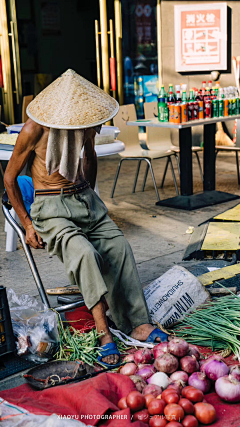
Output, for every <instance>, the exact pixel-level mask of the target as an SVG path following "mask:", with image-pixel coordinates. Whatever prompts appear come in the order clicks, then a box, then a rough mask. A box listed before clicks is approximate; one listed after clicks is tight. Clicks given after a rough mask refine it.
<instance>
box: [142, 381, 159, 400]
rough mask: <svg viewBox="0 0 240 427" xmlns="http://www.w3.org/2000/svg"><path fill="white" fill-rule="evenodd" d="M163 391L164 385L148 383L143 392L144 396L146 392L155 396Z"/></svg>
mask: <svg viewBox="0 0 240 427" xmlns="http://www.w3.org/2000/svg"><path fill="white" fill-rule="evenodd" d="M162 392H163V389H162V387H159V386H158V385H156V384H148V385H146V387H144V389H143V392H142V394H143V396H146V394H152V395H153V396H154V397H157V396H159V394H162Z"/></svg>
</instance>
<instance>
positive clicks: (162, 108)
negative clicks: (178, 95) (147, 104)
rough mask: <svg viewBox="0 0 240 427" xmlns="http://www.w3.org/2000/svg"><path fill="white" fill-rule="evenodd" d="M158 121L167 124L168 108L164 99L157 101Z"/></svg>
mask: <svg viewBox="0 0 240 427" xmlns="http://www.w3.org/2000/svg"><path fill="white" fill-rule="evenodd" d="M158 120H159V121H160V122H168V106H167V103H166V100H165V97H163V98H161V97H160V98H159V99H158Z"/></svg>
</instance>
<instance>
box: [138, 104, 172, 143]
mask: <svg viewBox="0 0 240 427" xmlns="http://www.w3.org/2000/svg"><path fill="white" fill-rule="evenodd" d="M144 114H145V119H153V118H154V117H156V116H157V115H158V106H157V102H145V103H144ZM146 132H147V146H148V148H152V149H153V148H154V149H155V150H156V149H159V150H162V149H163V150H169V149H170V147H171V146H172V143H171V133H170V129H168V128H155V127H148V126H146Z"/></svg>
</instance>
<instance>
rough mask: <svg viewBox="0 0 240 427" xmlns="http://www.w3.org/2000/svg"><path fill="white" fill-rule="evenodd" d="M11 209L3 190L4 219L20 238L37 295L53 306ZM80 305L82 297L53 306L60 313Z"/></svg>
mask: <svg viewBox="0 0 240 427" xmlns="http://www.w3.org/2000/svg"><path fill="white" fill-rule="evenodd" d="M11 209H12V205H11V203H10V201H9V198H8V195H7V192H6V191H5V193H4V194H3V198H2V210H3V214H4V216H5V218H6V220H7V221H8V223H9V224H10V225H11V227H12V228H13V229H14V230H15V231H16V233H17V234H18V237H19V238H20V240H21V243H22V246H23V249H24V252H25V255H26V257H27V260H28V264H29V267H30V270H31V272H32V275H33V278H34V280H35V283H36V286H37V289H38V292H39V295H40V297H41V300H42V302H43V304H45V305H46V306H47V307H48V308H54V307H51V305H50V302H49V300H48V297H47V294H46V292H45V289H44V286H43V283H42V280H41V277H40V274H39V272H38V269H37V266H36V263H35V261H34V258H33V255H32V251H31V248H30V246H29V245H27V243H26V242H25V230H24V229H23V228H22V227H21V226H20V225H19V224H18V223H17V221H16V220H15V219H14V218H13V217H12V215H11V213H10V210H11ZM82 305H84V301H83V298H81V299H79V301H77V302H74V303H71V304H66V305H62V306H59V307H55V308H54V309H55V310H56V311H57V312H58V313H61V312H63V311H67V310H73V309H74V308H77V307H81V306H82Z"/></svg>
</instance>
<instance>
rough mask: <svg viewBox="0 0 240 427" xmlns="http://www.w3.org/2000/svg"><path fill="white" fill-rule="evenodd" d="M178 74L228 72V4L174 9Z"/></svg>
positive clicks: (187, 6)
mask: <svg viewBox="0 0 240 427" xmlns="http://www.w3.org/2000/svg"><path fill="white" fill-rule="evenodd" d="M174 18H175V69H176V71H180V72H182V71H212V70H226V69H227V3H207V4H204V3H203V4H202V3H201V2H199V4H194V5H189V4H188V5H181V6H175V7H174Z"/></svg>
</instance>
